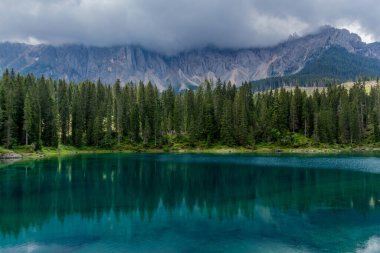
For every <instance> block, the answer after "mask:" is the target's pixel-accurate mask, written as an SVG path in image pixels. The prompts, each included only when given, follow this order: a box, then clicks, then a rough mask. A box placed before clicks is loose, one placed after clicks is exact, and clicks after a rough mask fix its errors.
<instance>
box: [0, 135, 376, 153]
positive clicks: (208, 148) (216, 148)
mask: <svg viewBox="0 0 380 253" xmlns="http://www.w3.org/2000/svg"><path fill="white" fill-rule="evenodd" d="M289 136H290V137H288V138H287V139H286V141H283V142H280V144H279V143H258V144H255V145H252V146H246V147H242V146H232V147H231V146H226V145H222V144H220V143H216V144H212V145H209V144H208V143H206V142H197V143H195V145H194V146H192V145H190V144H189V142H188V140H187V139H177V138H176V137H175V136H171V137H170V138H169V140H168V143H166V144H165V145H162V146H161V147H153V145H152V146H149V145H148V146H147V145H143V144H137V145H133V144H130V143H127V142H124V143H121V144H118V145H115V146H113V147H111V148H96V147H86V146H84V147H81V148H77V147H73V146H66V145H59V147H58V148H49V147H43V148H42V150H40V151H34V150H33V148H32V146H16V147H14V148H12V149H6V148H3V147H0V154H6V153H12V152H14V153H17V154H20V155H22V156H23V157H25V158H32V159H34V158H44V157H53V156H67V155H75V154H90V153H92V154H93V153H99V154H100V153H205V154H232V153H252V154H254V153H261V154H264V153H266V154H271V153H298V154H336V153H350V152H365V153H370V152H376V153H380V143H375V144H366V143H363V144H359V145H352V146H351V145H341V144H321V143H314V142H313V140H312V139H310V138H306V137H304V136H303V135H301V134H291V135H289ZM281 143H282V144H281Z"/></svg>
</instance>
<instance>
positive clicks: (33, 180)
mask: <svg viewBox="0 0 380 253" xmlns="http://www.w3.org/2000/svg"><path fill="white" fill-rule="evenodd" d="M0 252H5V253H8V252H58V253H59V252H165V253H166V252H169V253H170V252H276V253H277V252H285V253H286V252H380V157H369V156H356V157H352V156H325V157H302V156H285V155H281V156H239V155H233V156H212V155H125V154H123V155H120V154H108V155H83V156H75V157H70V158H55V159H47V160H41V161H32V162H21V163H16V164H13V165H7V166H4V167H2V168H1V169H0Z"/></svg>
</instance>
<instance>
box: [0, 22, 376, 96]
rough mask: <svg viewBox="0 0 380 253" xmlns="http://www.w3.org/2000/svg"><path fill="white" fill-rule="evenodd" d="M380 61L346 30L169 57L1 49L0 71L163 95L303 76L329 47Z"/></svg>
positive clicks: (110, 50)
mask: <svg viewBox="0 0 380 253" xmlns="http://www.w3.org/2000/svg"><path fill="white" fill-rule="evenodd" d="M332 46H334V47H341V48H344V49H346V50H347V51H348V52H349V53H352V54H355V55H360V56H364V57H371V58H376V59H380V46H379V44H378V43H373V44H366V43H364V42H362V40H361V39H360V37H359V36H358V35H356V34H352V33H350V32H349V31H348V30H345V29H336V28H332V27H323V28H321V29H320V30H319V32H317V33H315V34H310V35H307V36H304V37H299V38H295V37H293V38H291V39H289V40H288V41H285V42H283V43H281V44H279V45H277V46H275V47H269V48H250V49H238V50H224V49H218V48H212V47H208V48H203V49H198V50H195V49H194V50H190V51H187V52H182V53H179V54H177V55H175V56H165V55H162V54H160V53H157V52H153V51H149V50H146V49H144V48H142V47H139V46H130V45H126V46H114V47H93V46H84V45H63V46H51V45H34V46H33V45H26V44H17V43H2V44H0V69H1V70H4V69H6V68H8V69H11V68H12V69H14V70H15V71H16V72H20V73H22V74H27V73H33V74H35V75H37V76H40V75H44V76H47V77H52V78H54V79H66V80H68V81H83V80H92V81H96V80H98V79H100V80H101V81H102V82H104V83H109V84H112V83H114V82H115V80H116V79H120V80H121V81H122V82H123V83H125V82H134V83H136V82H139V81H143V82H148V81H150V82H152V83H154V84H155V85H157V86H158V88H159V89H161V90H162V89H165V88H166V87H168V85H170V84H171V85H172V86H174V87H175V88H176V89H177V90H180V89H186V88H195V87H197V86H198V85H199V84H200V83H201V82H202V81H204V80H205V79H213V80H214V81H215V80H216V79H217V78H220V79H221V80H222V81H226V82H227V81H231V82H232V83H235V84H237V85H239V84H241V83H242V82H244V81H253V80H259V79H264V78H268V77H276V76H286V75H291V74H295V73H299V72H300V71H301V70H302V69H303V68H304V67H305V64H307V63H308V62H311V61H313V60H315V59H318V58H319V57H320V56H321V55H323V53H324V52H326V50H328V49H329V48H330V47H332Z"/></svg>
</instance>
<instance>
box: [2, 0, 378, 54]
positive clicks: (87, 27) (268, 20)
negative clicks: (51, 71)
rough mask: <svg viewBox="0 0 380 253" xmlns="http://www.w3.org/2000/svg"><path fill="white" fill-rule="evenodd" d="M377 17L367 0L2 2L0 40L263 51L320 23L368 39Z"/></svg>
mask: <svg viewBox="0 0 380 253" xmlns="http://www.w3.org/2000/svg"><path fill="white" fill-rule="evenodd" d="M379 12H380V5H379V4H378V3H377V1H375V0H362V1H360V2H358V1H357V2H350V3H347V1H343V0H336V1H331V0H305V1H301V2H297V3H296V2H294V1H293V0H266V1H262V0H223V1H222V0H192V1H189V0H18V1H14V0H2V1H0V22H1V24H2V25H1V26H0V40H3V41H5V40H7V41H21V42H28V41H31V42H32V43H34V44H35V43H38V42H44V43H51V44H61V43H83V44H87V45H97V46H109V45H120V44H140V45H142V46H144V47H147V48H149V49H153V50H157V51H160V52H163V53H169V54H171V53H176V52H178V51H181V50H187V49H191V48H197V47H203V46H206V45H209V44H213V45H215V46H218V47H223V48H238V47H258V46H270V45H274V44H276V43H278V42H280V41H282V40H285V39H286V38H287V37H288V36H289V35H290V34H293V33H295V32H297V33H298V34H305V33H308V32H311V31H313V30H315V29H317V28H318V27H320V26H322V25H326V24H329V25H333V26H338V27H345V28H348V29H351V30H354V32H358V33H359V34H360V35H363V36H364V38H365V39H366V40H376V39H379V37H380V27H379V26H378V22H377V21H378V14H377V13H379Z"/></svg>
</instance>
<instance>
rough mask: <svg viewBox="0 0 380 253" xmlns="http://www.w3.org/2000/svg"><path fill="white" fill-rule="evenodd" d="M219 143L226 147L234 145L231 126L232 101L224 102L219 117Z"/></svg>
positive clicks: (232, 126) (232, 127)
mask: <svg viewBox="0 0 380 253" xmlns="http://www.w3.org/2000/svg"><path fill="white" fill-rule="evenodd" d="M220 135H221V141H222V142H223V143H224V144H226V145H228V146H233V145H235V137H234V125H233V105H232V101H231V100H229V99H227V100H226V101H225V102H224V106H223V113H222V116H221V130H220Z"/></svg>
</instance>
